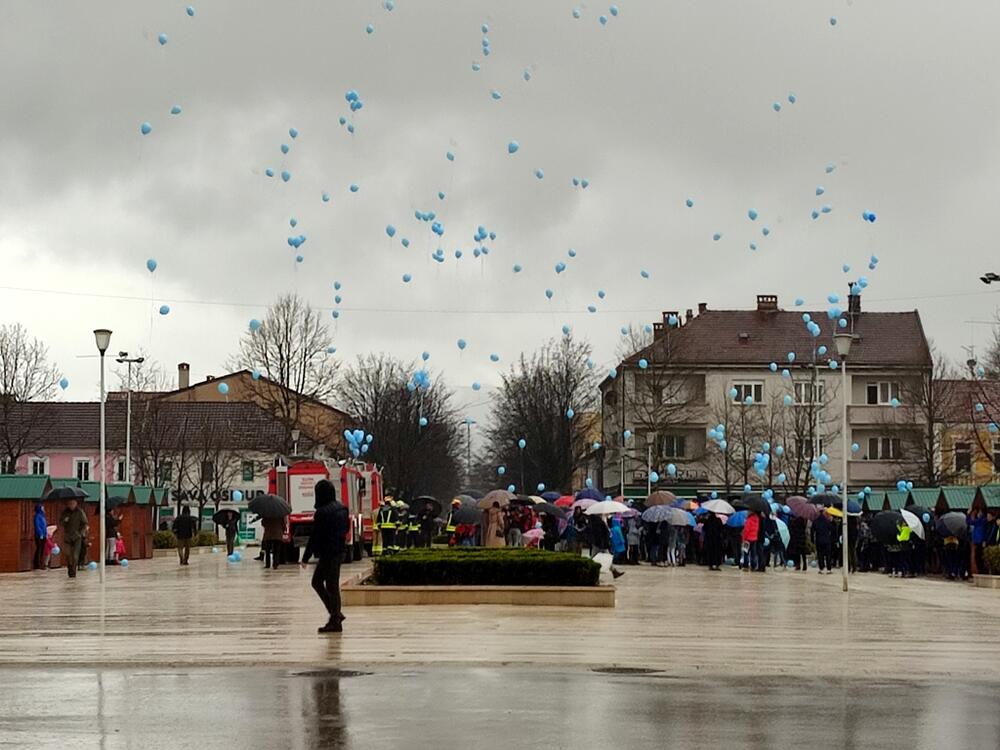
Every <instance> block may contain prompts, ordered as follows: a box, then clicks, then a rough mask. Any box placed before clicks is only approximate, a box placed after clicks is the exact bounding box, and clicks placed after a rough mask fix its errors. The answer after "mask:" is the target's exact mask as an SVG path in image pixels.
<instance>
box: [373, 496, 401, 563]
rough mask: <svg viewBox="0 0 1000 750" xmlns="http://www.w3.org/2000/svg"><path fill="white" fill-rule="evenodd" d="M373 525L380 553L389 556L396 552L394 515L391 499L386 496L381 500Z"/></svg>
mask: <svg viewBox="0 0 1000 750" xmlns="http://www.w3.org/2000/svg"><path fill="white" fill-rule="evenodd" d="M375 525H376V527H377V528H378V530H379V535H380V539H379V547H380V550H381V552H383V553H386V554H391V553H393V552H395V551H396V513H395V510H394V509H393V501H392V498H391V497H389V496H388V495H387V496H386V497H385V498H384V499H383V500H382V507H381V508H379V509H378V515H377V516H376V518H375ZM376 554H379V553H376Z"/></svg>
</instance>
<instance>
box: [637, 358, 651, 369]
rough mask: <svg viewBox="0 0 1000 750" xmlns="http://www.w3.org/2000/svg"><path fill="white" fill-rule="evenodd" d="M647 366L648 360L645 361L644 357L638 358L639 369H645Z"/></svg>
mask: <svg viewBox="0 0 1000 750" xmlns="http://www.w3.org/2000/svg"><path fill="white" fill-rule="evenodd" d="M647 367H649V362H647V361H646V360H645V359H640V360H639V369H640V370H645V369H646V368H647Z"/></svg>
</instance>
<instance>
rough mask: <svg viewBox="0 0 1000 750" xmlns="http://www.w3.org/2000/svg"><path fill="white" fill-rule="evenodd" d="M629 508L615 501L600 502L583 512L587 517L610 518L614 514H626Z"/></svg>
mask: <svg viewBox="0 0 1000 750" xmlns="http://www.w3.org/2000/svg"><path fill="white" fill-rule="evenodd" d="M628 511H629V507H628V506H627V505H625V504H624V503H620V502H618V501H617V500H602V501H601V502H599V503H594V504H593V505H591V506H590V507H589V508H587V510H585V511H584V513H586V514H587V515H588V516H610V515H612V514H614V513H628Z"/></svg>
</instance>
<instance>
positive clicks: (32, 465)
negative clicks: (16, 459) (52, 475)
mask: <svg viewBox="0 0 1000 750" xmlns="http://www.w3.org/2000/svg"><path fill="white" fill-rule="evenodd" d="M48 464H49V462H48V459H45V458H33V459H31V461H29V462H28V473H30V474H48V473H49V466H48Z"/></svg>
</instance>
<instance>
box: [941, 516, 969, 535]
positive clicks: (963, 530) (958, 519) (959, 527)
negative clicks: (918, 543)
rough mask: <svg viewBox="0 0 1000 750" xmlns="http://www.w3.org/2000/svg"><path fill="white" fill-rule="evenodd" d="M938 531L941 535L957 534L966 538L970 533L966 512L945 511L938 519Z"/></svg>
mask: <svg viewBox="0 0 1000 750" xmlns="http://www.w3.org/2000/svg"><path fill="white" fill-rule="evenodd" d="M937 533H938V534H940V535H941V536H957V537H958V538H959V539H964V538H965V537H967V536H968V535H969V524H968V521H966V519H965V514H964V513H957V512H955V511H952V512H951V513H945V514H944V515H943V516H941V517H940V518H939V519H938V520H937Z"/></svg>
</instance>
